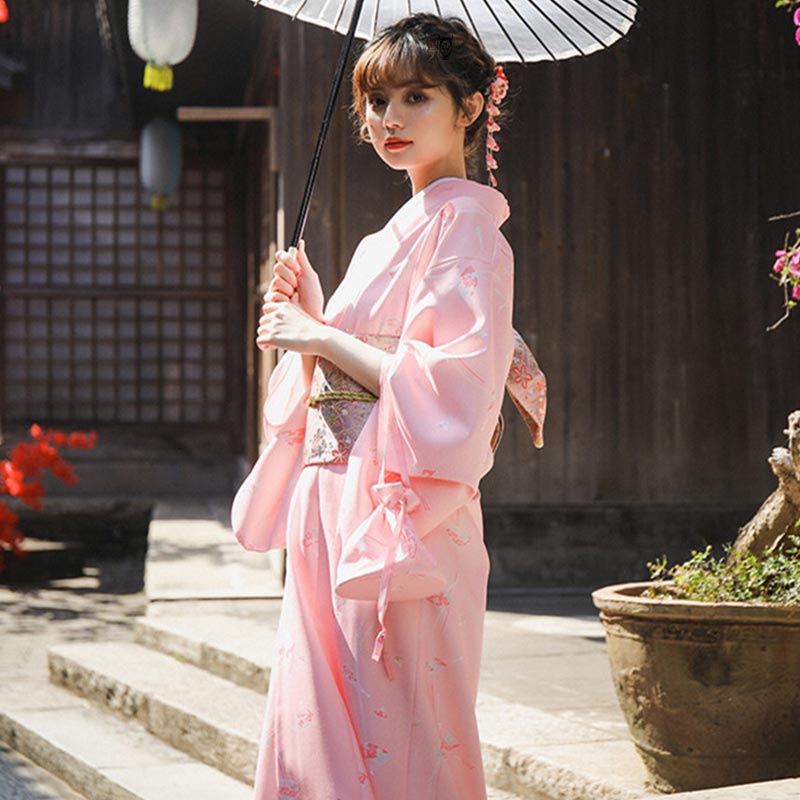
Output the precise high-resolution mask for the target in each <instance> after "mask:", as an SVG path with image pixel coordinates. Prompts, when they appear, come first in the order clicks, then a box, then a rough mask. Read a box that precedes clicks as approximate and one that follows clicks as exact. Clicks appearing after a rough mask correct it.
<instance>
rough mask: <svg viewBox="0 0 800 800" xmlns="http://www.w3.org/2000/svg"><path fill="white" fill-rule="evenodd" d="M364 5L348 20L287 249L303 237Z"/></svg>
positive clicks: (360, 2) (359, 4)
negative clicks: (312, 194) (315, 182)
mask: <svg viewBox="0 0 800 800" xmlns="http://www.w3.org/2000/svg"><path fill="white" fill-rule="evenodd" d="M363 5H364V0H356V4H355V8H354V9H353V15H352V17H351V18H350V28H349V29H348V31H347V36H346V37H345V40H344V44H343V45H342V50H341V52H340V53H339V63H338V64H337V65H336V75H335V76H334V79H333V83H332V84H331V90H330V93H329V94H328V104H327V106H326V107H325V115H324V117H323V118H322V126H321V127H320V129H319V136H318V137H317V147H316V149H315V150H314V157H313V158H312V159H311V169H310V170H309V173H308V179H307V180H306V188H305V191H304V193H303V202H302V203H301V205H300V213H299V214H298V215H297V223H296V224H295V226H294V233H293V234H292V241H291V243H290V244H289V247H297V246H298V244H300V239H301V238H302V236H303V229H304V228H305V226H306V217H307V216H308V205H309V203H310V202H311V192H312V191H313V190H314V180H315V179H316V177H317V167H318V166H319V160H320V156H321V155H322V146H323V145H324V144H325V137H326V136H327V134H328V124H329V123H330V119H331V115H332V113H333V104H334V103H335V102H336V96H337V95H338V94H339V87H340V86H341V85H342V77H343V76H344V68H345V65H346V64H347V57H348V55H349V54H350V47H351V45H352V44H353V37H354V36H355V32H356V25H358V18H359V17H360V16H361V7H362V6H363Z"/></svg>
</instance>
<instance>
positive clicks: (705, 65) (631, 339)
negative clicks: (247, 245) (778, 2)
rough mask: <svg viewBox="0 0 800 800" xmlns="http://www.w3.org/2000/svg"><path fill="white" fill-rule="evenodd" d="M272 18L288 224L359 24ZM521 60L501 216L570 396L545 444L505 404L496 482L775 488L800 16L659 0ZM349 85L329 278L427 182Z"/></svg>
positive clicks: (649, 488)
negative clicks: (412, 172)
mask: <svg viewBox="0 0 800 800" xmlns="http://www.w3.org/2000/svg"><path fill="white" fill-rule="evenodd" d="M264 13H265V14H267V15H268V21H267V25H268V26H269V27H270V28H271V29H273V30H274V31H275V35H276V36H278V37H279V38H280V40H281V43H282V49H281V70H282V73H281V79H280V104H281V114H280V120H281V124H280V136H281V166H282V169H283V171H284V178H285V186H286V235H287V237H288V236H290V235H291V230H292V228H293V226H294V220H295V215H296V213H297V209H298V207H299V203H300V198H301V197H302V190H303V186H304V183H305V176H306V173H307V170H308V165H309V163H310V159H311V154H312V152H313V147H314V143H315V141H316V136H317V132H318V129H319V123H320V120H321V117H322V111H323V108H324V104H325V101H326V98H327V91H328V85H329V82H330V79H331V76H332V75H333V71H334V68H335V64H336V60H337V57H338V53H339V48H340V46H341V43H342V41H343V37H342V36H339V35H337V34H334V33H332V32H330V31H328V30H325V29H322V28H316V27H314V26H311V25H308V24H304V23H299V22H292V21H291V20H290V19H289V18H288V17H286V16H284V15H282V14H278V13H276V12H272V11H266V10H265V11H264ZM362 46H363V45H362V44H361V43H360V41H359V43H358V44H357V50H358V49H360V48H361V47H362ZM356 54H357V53H356ZM354 57H355V56H351V59H350V65H349V67H348V71H349V69H350V68H352V64H353V63H354ZM506 73H507V74H508V76H509V79H510V84H511V87H512V91H513V92H517V94H516V96H515V98H513V100H512V103H513V109H514V118H513V120H512V121H511V122H510V123H509V124H508V125H507V126H506V129H505V130H503V131H502V132H501V133H500V134H499V135H498V143H499V144H500V148H501V149H500V152H499V153H498V161H499V164H500V168H499V170H498V171H497V177H498V180H499V187H498V188H500V189H501V190H502V191H503V192H504V193H505V194H506V196H507V198H508V201H509V204H510V207H511V217H510V218H509V220H508V221H507V222H506V224H505V225H504V226H503V229H502V230H503V233H504V234H505V236H506V237H507V239H508V240H509V242H510V243H511V245H512V247H513V249H514V252H515V257H516V296H515V324H516V326H517V328H518V329H519V330H520V332H521V333H522V334H523V336H524V337H525V338H526V340H527V341H528V342H529V343H530V344H531V346H532V348H533V349H534V352H535V353H536V354H537V356H538V358H539V360H540V364H541V366H542V368H543V369H544V371H545V373H546V375H547V377H548V381H549V409H548V417H547V422H546V425H545V447H544V449H542V450H536V449H535V448H534V447H533V445H532V444H531V443H530V440H529V439H528V437H527V432H526V430H525V428H524V426H523V425H522V422H521V419H519V417H518V415H517V413H516V411H515V410H514V407H513V405H512V404H511V402H510V400H508V398H507V399H506V405H505V406H504V413H505V416H506V420H507V423H508V425H507V429H506V432H505V434H504V438H503V441H502V443H501V445H500V449H499V451H498V454H497V461H496V464H495V467H494V469H493V470H492V472H490V473H489V475H487V477H486V478H485V479H484V482H483V485H482V490H483V495H484V498H485V499H486V500H487V501H489V502H490V503H513V504H517V503H520V504H536V505H542V504H567V505H570V504H574V505H581V504H590V503H601V504H602V503H607V504H655V503H665V504H697V503H705V504H709V503H710V504H726V503H750V502H758V501H759V500H760V499H762V498H763V497H765V496H766V495H767V494H768V493H769V492H770V491H771V490H772V488H774V484H775V481H774V478H773V477H772V474H771V472H770V470H769V467H768V465H767V463H766V458H767V457H768V456H769V454H770V452H771V449H772V448H773V447H774V446H777V445H780V444H782V443H783V440H784V437H783V433H782V430H783V428H784V426H785V423H786V417H787V415H788V413H789V412H790V411H791V410H793V409H795V408H798V407H800V370H798V368H797V367H798V363H800V313H798V314H795V318H790V319H789V321H788V322H786V323H784V324H783V325H782V326H781V327H780V328H778V329H777V330H776V331H775V332H772V333H767V332H766V330H765V329H766V327H767V325H769V324H770V323H772V322H774V321H775V320H776V319H777V318H778V317H779V316H780V314H781V303H782V296H783V295H782V292H781V291H780V290H779V289H778V287H777V284H775V283H774V282H773V281H771V280H770V278H769V275H770V272H771V266H772V260H773V257H772V254H773V251H774V250H775V249H776V248H777V247H780V246H781V245H782V243H783V238H784V230H785V228H786V227H787V226H786V225H784V224H782V223H775V222H772V223H770V222H768V217H769V216H770V215H773V214H777V213H781V212H789V211H795V210H796V209H797V208H800V191H798V189H797V174H798V173H797V167H796V164H797V158H798V156H797V146H796V143H795V142H796V131H797V127H798V121H800V119H799V118H800V110H799V109H798V105H797V103H796V102H794V100H795V98H796V96H797V92H798V90H800V48H798V47H797V45H796V44H795V42H794V27H793V25H792V23H791V18H790V17H789V16H788V15H787V14H786V13H785V12H782V11H779V10H776V9H773V8H771V7H770V4H769V3H766V2H763V0H705V2H702V3H698V2H696V0H643V2H642V3H641V8H640V10H639V14H638V19H637V22H636V24H635V26H634V28H633V29H632V30H631V32H630V34H629V36H628V38H627V39H626V40H625V41H623V42H620V43H618V44H617V45H615V46H614V47H613V48H611V49H610V50H608V51H605V52H602V53H597V54H594V55H591V56H589V57H586V58H577V59H571V60H568V61H564V62H558V63H537V64H529V65H525V66H524V67H523V66H521V65H519V64H507V65H506ZM349 100H350V87H349V84H347V83H346V84H345V85H344V86H343V88H342V91H341V92H340V95H339V98H338V99H337V104H336V107H337V111H336V113H335V115H334V119H333V121H332V124H331V128H330V131H329V139H328V141H327V144H326V147H325V151H324V153H323V160H322V164H321V166H320V172H319V177H318V181H317V186H316V189H315V195H314V199H313V201H312V204H311V209H310V214H309V219H308V223H307V226H306V229H305V239H306V242H307V249H308V252H309V255H310V257H311V260H312V262H313V263H314V264H315V265H316V266H317V268H318V269H319V271H320V272H321V274H322V276H323V283H324V285H325V289H326V294H329V293H330V292H331V291H332V290H333V288H335V286H336V284H337V283H338V281H339V279H340V277H341V275H342V274H343V272H344V270H345V268H346V267H347V264H348V262H349V260H350V258H351V256H352V254H353V251H354V249H355V247H356V245H357V244H358V241H359V240H360V238H361V237H362V236H363V235H365V234H367V233H369V232H371V231H374V230H376V229H378V228H380V227H381V226H382V225H383V224H384V223H385V222H386V220H388V218H389V217H390V216H391V214H392V213H393V212H394V210H395V209H396V208H397V207H398V206H399V205H400V204H401V203H403V202H404V201H405V200H406V199H407V198H408V197H409V196H410V190H409V189H408V188H407V187H406V185H405V182H404V177H403V175H402V173H394V172H392V171H391V170H389V169H388V167H386V166H385V165H384V164H383V163H382V162H381V161H380V159H379V158H378V156H377V154H375V153H374V152H373V151H372V148H371V147H370V146H369V145H363V144H358V143H356V139H355V137H354V136H353V134H352V132H351V127H350V123H349V121H348V119H347V117H346V114H345V108H346V106H347V104H348V103H349ZM512 176H513V177H512ZM795 222H796V221H795Z"/></svg>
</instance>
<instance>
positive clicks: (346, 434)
mask: <svg viewBox="0 0 800 800" xmlns="http://www.w3.org/2000/svg"><path fill="white" fill-rule="evenodd" d="M354 336H355V337H356V338H357V339H360V340H361V341H362V342H366V343H367V344H371V345H373V346H374V347H378V348H380V349H381V350H383V351H385V352H387V353H394V352H396V350H397V345H398V343H399V341H400V337H399V336H396V335H394V334H383V333H356V334H354ZM377 399H378V398H377V397H376V396H375V395H374V394H372V392H369V391H367V390H366V389H365V388H364V387H363V386H362V385H361V384H360V383H358V381H356V380H354V379H353V378H351V377H350V376H349V375H348V374H347V373H346V372H343V371H342V370H341V369H340V368H339V367H337V366H336V364H334V363H332V362H331V361H328V359H326V358H323V357H322V356H317V360H316V363H315V364H314V373H313V375H312V377H311V387H310V390H309V396H308V400H307V401H306V402H307V405H308V412H307V414H306V433H305V439H304V440H303V466H307V465H309V464H346V463H347V459H348V458H349V457H350V451H351V450H352V449H353V445H354V444H355V442H356V439H358V435H359V433H361V430H362V429H363V427H364V425H365V424H366V422H367V418H368V417H369V415H370V412H371V411H372V407H373V404H374V403H375V402H376V401H377ZM503 427H504V425H503V415H502V413H501V414H500V416H499V418H498V420H497V425H496V426H495V429H494V434H493V435H492V442H491V446H492V451H495V450H496V449H497V446H498V444H500V437H501V436H502V435H503Z"/></svg>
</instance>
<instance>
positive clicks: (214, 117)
mask: <svg viewBox="0 0 800 800" xmlns="http://www.w3.org/2000/svg"><path fill="white" fill-rule="evenodd" d="M274 111H275V109H274V108H273V107H272V106H178V110H177V119H178V121H179V122H251V121H252V122H266V121H267V120H269V119H272V115H273V114H274Z"/></svg>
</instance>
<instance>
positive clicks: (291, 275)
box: [272, 261, 297, 286]
mask: <svg viewBox="0 0 800 800" xmlns="http://www.w3.org/2000/svg"><path fill="white" fill-rule="evenodd" d="M272 272H273V273H274V274H275V275H276V276H279V277H281V278H283V280H285V281H288V282H289V283H291V284H292V285H293V286H296V285H297V273H296V272H295V270H293V269H292V268H291V267H288V266H286V264H283V263H281V262H280V261H276V262H275V266H274V267H273V268H272Z"/></svg>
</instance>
